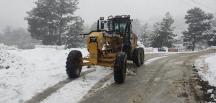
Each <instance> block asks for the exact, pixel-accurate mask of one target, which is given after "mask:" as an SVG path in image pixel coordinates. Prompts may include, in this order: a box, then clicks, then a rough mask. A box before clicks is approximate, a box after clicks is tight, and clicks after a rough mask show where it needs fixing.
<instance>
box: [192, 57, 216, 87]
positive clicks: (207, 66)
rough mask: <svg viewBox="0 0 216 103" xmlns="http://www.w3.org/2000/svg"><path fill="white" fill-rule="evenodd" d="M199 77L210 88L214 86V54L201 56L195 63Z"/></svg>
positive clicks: (215, 76)
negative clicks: (207, 83) (206, 82)
mask: <svg viewBox="0 0 216 103" xmlns="http://www.w3.org/2000/svg"><path fill="white" fill-rule="evenodd" d="M196 66H197V68H196V69H197V70H198V73H199V75H200V76H201V78H202V79H203V80H205V81H208V82H209V84H210V85H211V86H216V54H210V55H207V56H202V57H201V59H198V60H197V61H196Z"/></svg>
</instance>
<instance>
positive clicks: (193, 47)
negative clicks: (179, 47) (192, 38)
mask: <svg viewBox="0 0 216 103" xmlns="http://www.w3.org/2000/svg"><path fill="white" fill-rule="evenodd" d="M195 47H196V43H195V42H192V51H194V50H195Z"/></svg>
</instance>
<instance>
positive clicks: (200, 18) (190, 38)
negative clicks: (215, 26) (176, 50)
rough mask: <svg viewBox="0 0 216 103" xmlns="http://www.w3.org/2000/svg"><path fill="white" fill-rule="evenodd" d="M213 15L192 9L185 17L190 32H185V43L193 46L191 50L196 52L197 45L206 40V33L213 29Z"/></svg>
mask: <svg viewBox="0 0 216 103" xmlns="http://www.w3.org/2000/svg"><path fill="white" fill-rule="evenodd" d="M212 18H213V15H212V14H210V13H205V12H204V11H203V10H202V9H200V8H197V7H195V8H192V9H190V10H188V11H187V15H186V16H185V19H186V23H187V24H188V30H186V31H184V32H183V34H184V42H189V44H191V49H192V50H193V51H194V49H195V47H196V43H198V42H200V41H202V39H204V33H205V32H206V31H208V30H210V29H211V19H212Z"/></svg>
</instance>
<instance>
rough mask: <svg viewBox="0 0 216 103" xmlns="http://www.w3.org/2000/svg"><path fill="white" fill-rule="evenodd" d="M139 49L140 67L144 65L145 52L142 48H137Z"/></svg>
mask: <svg viewBox="0 0 216 103" xmlns="http://www.w3.org/2000/svg"><path fill="white" fill-rule="evenodd" d="M139 49H140V53H141V54H140V55H141V57H140V59H141V60H140V61H141V65H143V64H144V61H145V51H144V49H143V48H139Z"/></svg>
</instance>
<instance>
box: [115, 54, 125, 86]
mask: <svg viewBox="0 0 216 103" xmlns="http://www.w3.org/2000/svg"><path fill="white" fill-rule="evenodd" d="M126 68H127V55H126V53H124V52H121V53H119V54H118V56H117V58H116V61H115V65H114V80H115V82H116V83H118V84H121V83H124V81H125V77H126V71H127V70H126Z"/></svg>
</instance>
